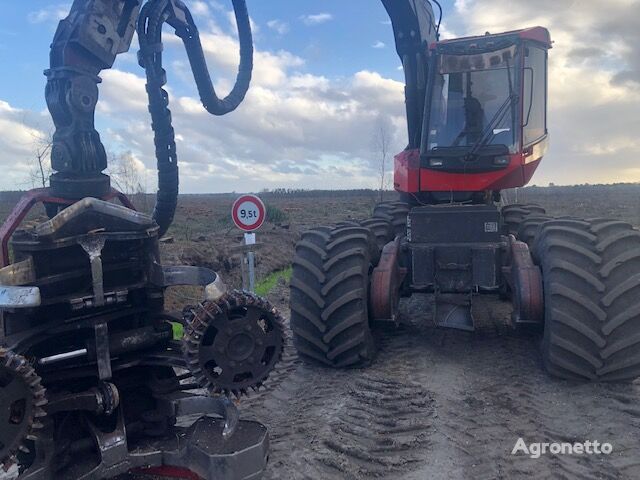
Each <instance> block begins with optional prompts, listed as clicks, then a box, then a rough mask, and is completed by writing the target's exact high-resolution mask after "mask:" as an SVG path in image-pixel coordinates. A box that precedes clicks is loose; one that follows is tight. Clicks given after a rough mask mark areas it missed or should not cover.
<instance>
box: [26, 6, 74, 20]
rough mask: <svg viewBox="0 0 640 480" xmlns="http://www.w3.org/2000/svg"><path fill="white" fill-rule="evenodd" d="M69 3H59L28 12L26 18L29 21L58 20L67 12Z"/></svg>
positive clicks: (69, 7)
mask: <svg viewBox="0 0 640 480" xmlns="http://www.w3.org/2000/svg"><path fill="white" fill-rule="evenodd" d="M70 9H71V3H69V2H67V3H59V4H56V5H50V6H48V7H46V8H43V9H40V10H35V11H33V12H29V14H28V15H27V20H28V21H29V23H50V22H58V21H60V20H62V19H63V18H65V17H66V16H67V15H68V14H69V10H70Z"/></svg>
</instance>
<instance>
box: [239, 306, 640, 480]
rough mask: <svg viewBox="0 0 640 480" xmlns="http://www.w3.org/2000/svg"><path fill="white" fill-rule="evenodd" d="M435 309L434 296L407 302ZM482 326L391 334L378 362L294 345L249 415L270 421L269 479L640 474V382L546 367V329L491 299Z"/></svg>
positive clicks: (383, 337)
mask: <svg viewBox="0 0 640 480" xmlns="http://www.w3.org/2000/svg"><path fill="white" fill-rule="evenodd" d="M402 308H403V315H404V317H405V318H420V317H422V318H425V319H427V323H428V317H429V313H428V312H429V311H430V306H429V303H428V297H425V296H420V297H414V299H412V300H411V301H407V302H405V303H404V304H403V306H402ZM475 313H476V318H477V319H478V320H479V323H480V327H479V328H478V330H477V331H476V332H475V333H466V332H459V331H452V330H446V331H445V330H435V329H433V328H430V327H429V326H427V325H411V326H405V327H402V328H400V329H389V328H385V329H383V330H382V331H379V332H378V333H380V339H379V346H380V351H379V355H378V357H377V359H376V361H375V362H374V364H373V365H372V366H371V367H369V368H367V369H357V370H347V371H332V370H328V369H325V368H322V367H315V366H308V365H305V364H303V363H302V362H300V360H298V359H297V357H296V355H295V353H294V352H293V351H292V349H291V348H290V349H289V351H288V352H287V354H286V355H285V358H284V362H283V365H282V368H281V370H280V371H279V372H278V373H276V374H275V375H274V377H273V378H272V379H270V381H269V383H268V384H267V385H266V389H265V390H264V391H263V392H262V393H261V394H260V395H259V396H257V397H253V398H250V399H248V400H247V401H245V402H243V407H242V411H243V415H244V416H245V417H254V418H257V419H259V420H260V421H262V422H264V423H265V424H266V425H267V426H268V427H269V430H270V436H271V445H272V453H271V458H270V465H269V470H268V473H267V475H266V478H269V479H282V478H287V479H307V478H313V479H320V478H322V479H332V478H335V479H343V478H344V479H369V478H403V479H425V478H435V479H439V478H442V479H449V478H474V479H494V478H505V479H509V478H524V477H533V478H567V479H572V478H586V479H589V478H593V479H602V478H604V479H607V478H611V479H616V478H640V455H639V454H640V451H639V449H640V428H639V427H640V406H638V399H639V393H640V389H639V385H630V386H620V385H588V384H587V385H581V384H573V383H570V382H565V381H558V380H553V379H550V378H549V377H548V376H547V375H546V374H545V373H544V372H543V370H542V366H541V361H540V354H539V350H538V343H539V337H536V336H531V335H518V334H516V333H514V332H512V331H511V330H510V329H509V327H507V326H506V319H507V318H508V315H509V306H508V304H505V303H502V302H499V301H497V300H493V299H480V300H478V302H477V303H476V305H475ZM519 437H523V438H524V440H525V441H526V442H527V443H531V442H575V441H578V442H583V441H585V440H598V441H600V442H609V443H611V444H612V445H613V448H614V451H613V454H611V455H610V456H553V455H547V456H544V457H542V458H540V459H538V460H535V459H530V458H527V457H524V456H522V455H520V456H512V455H511V450H512V449H513V447H514V445H515V442H516V440H517V439H518V438H519Z"/></svg>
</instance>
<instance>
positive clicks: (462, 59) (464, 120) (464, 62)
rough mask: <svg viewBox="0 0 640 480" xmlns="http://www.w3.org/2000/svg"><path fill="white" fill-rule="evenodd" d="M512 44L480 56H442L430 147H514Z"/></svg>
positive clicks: (514, 79) (430, 134) (475, 148)
mask: <svg viewBox="0 0 640 480" xmlns="http://www.w3.org/2000/svg"><path fill="white" fill-rule="evenodd" d="M515 56H516V47H515V46H512V47H509V48H505V49H502V50H498V51H494V52H488V53H483V54H479V55H441V56H440V58H439V60H438V69H437V72H436V75H435V81H434V88H433V97H432V102H431V116H430V124H429V142H428V143H429V150H435V149H442V148H461V149H464V150H465V151H469V150H472V149H473V150H480V149H481V148H482V147H484V146H486V145H504V146H506V147H507V148H508V149H509V151H510V152H512V153H514V152H515V151H516V140H517V137H516V128H515V116H516V105H517V104H518V101H517V99H518V97H517V93H516V92H518V91H519V89H518V88H517V87H516V83H515V82H516V75H515V72H516V70H515V63H516V61H515Z"/></svg>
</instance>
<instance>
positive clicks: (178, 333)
mask: <svg viewBox="0 0 640 480" xmlns="http://www.w3.org/2000/svg"><path fill="white" fill-rule="evenodd" d="M171 327H172V328H173V339H174V340H181V339H182V337H183V336H184V327H183V326H182V324H181V323H175V322H174V323H171Z"/></svg>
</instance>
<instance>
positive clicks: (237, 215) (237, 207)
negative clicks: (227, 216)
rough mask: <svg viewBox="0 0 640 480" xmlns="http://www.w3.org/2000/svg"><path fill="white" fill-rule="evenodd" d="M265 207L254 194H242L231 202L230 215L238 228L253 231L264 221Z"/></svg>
mask: <svg viewBox="0 0 640 480" xmlns="http://www.w3.org/2000/svg"><path fill="white" fill-rule="evenodd" d="M266 213H267V209H266V208H265V207H264V203H262V200H260V199H259V198H258V197H256V196H255V195H243V196H242V197H240V198H239V199H238V200H236V201H235V203H234V204H233V209H232V210H231V217H232V218H233V223H235V224H236V227H238V228H239V229H240V230H243V231H245V232H254V231H256V230H258V229H259V228H260V227H261V226H262V224H263V223H264V221H265V218H266Z"/></svg>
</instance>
